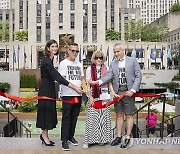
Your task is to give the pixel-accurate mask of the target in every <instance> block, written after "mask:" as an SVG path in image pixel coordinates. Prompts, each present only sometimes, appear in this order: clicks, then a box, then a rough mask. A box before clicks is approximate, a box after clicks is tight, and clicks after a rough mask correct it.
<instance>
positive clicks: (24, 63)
mask: <svg viewBox="0 0 180 154" xmlns="http://www.w3.org/2000/svg"><path fill="white" fill-rule="evenodd" d="M25 60H26V59H25V46H24V69H26V63H25Z"/></svg>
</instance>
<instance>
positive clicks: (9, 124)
mask: <svg viewBox="0 0 180 154" xmlns="http://www.w3.org/2000/svg"><path fill="white" fill-rule="evenodd" d="M0 105H1V106H2V107H3V109H4V110H5V111H6V112H7V113H8V124H7V130H8V131H9V132H8V134H9V137H12V136H11V135H10V134H11V132H10V130H11V128H10V127H11V121H10V116H12V117H13V118H14V119H13V120H15V122H14V124H15V125H14V130H13V133H14V135H13V136H15V137H16V135H17V132H18V130H17V123H19V132H20V133H19V136H20V137H22V127H23V128H25V132H26V136H27V138H28V137H29V138H31V131H30V130H29V129H28V128H27V127H26V126H25V125H24V124H23V123H22V122H21V121H20V120H19V119H18V118H17V117H16V116H15V115H14V114H13V113H12V112H11V111H9V109H7V108H6V106H5V105H4V104H2V103H0ZM11 131H12V130H11Z"/></svg>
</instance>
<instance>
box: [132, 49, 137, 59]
mask: <svg viewBox="0 0 180 154" xmlns="http://www.w3.org/2000/svg"><path fill="white" fill-rule="evenodd" d="M131 57H132V58H136V49H135V48H133V50H132V53H131Z"/></svg>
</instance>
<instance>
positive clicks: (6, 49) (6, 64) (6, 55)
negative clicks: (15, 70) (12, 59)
mask: <svg viewBox="0 0 180 154" xmlns="http://www.w3.org/2000/svg"><path fill="white" fill-rule="evenodd" d="M5 50H6V51H5V60H6V71H8V65H7V45H6V49H5Z"/></svg>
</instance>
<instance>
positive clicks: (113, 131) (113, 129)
mask: <svg viewBox="0 0 180 154" xmlns="http://www.w3.org/2000/svg"><path fill="white" fill-rule="evenodd" d="M160 97H162V100H163V111H162V120H161V127H160V137H161V139H163V132H164V123H165V121H164V113H165V101H166V98H165V96H161V95H160V96H158V97H156V98H154V99H152V100H150V101H149V102H148V103H146V104H145V105H143V106H142V107H140V108H139V109H138V110H136V111H135V112H134V113H133V116H134V115H136V136H138V133H139V132H138V130H139V129H138V114H139V112H140V111H141V110H143V109H144V108H145V107H146V106H148V115H149V111H150V105H151V104H152V103H153V102H154V101H155V100H157V99H159V98H160ZM148 123H149V118H148ZM115 129H116V126H115V127H114V128H112V133H113V134H112V135H113V137H114V136H115V135H114V134H115ZM143 131H147V132H149V126H148V127H147V128H146V129H144V130H142V131H140V136H142V135H141V133H142V132H143ZM147 137H149V133H147Z"/></svg>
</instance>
